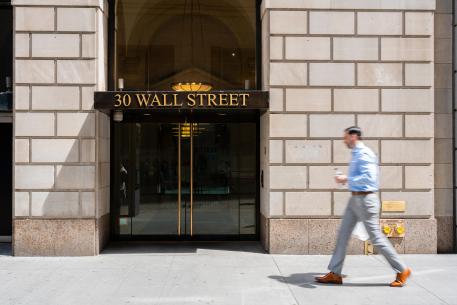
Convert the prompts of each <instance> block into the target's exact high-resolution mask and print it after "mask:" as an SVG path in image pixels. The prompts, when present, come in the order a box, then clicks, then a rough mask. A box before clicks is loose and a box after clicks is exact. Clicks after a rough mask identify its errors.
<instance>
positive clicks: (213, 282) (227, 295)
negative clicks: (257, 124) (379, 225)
mask: <svg viewBox="0 0 457 305" xmlns="http://www.w3.org/2000/svg"><path fill="white" fill-rule="evenodd" d="M2 250H3V251H2ZM403 258H404V259H405V261H406V262H407V263H408V264H409V265H410V266H411V267H412V269H413V277H412V279H411V280H410V281H409V282H408V284H409V285H408V286H406V287H404V288H390V287H389V286H388V283H389V282H390V281H392V280H393V279H394V272H393V271H392V270H391V269H390V267H389V266H388V265H387V264H386V262H385V260H384V259H383V258H382V257H380V256H374V255H371V256H361V255H357V256H348V257H347V259H346V265H345V268H344V270H343V273H344V274H346V275H347V277H346V278H345V279H344V285H343V286H338V285H335V286H325V285H321V284H317V283H314V281H313V279H314V276H315V275H317V274H320V273H322V272H326V267H327V264H328V261H329V259H330V257H329V256H325V255H315V256H312V255H270V254H266V253H264V252H263V251H262V248H261V247H260V245H259V244H258V243H252V242H247V243H242V242H232V243H231V242H229V243H198V244H197V243H181V244H176V243H162V244H141V243H139V244H138V243H135V244H128V245H126V244H114V245H111V246H110V247H108V249H106V250H105V251H104V252H103V253H102V254H101V255H100V256H96V257H11V256H9V249H8V248H6V247H5V246H0V282H1V285H0V304H1V305H16V304H24V305H35V304H40V305H73V304H78V305H79V304H81V305H92V304H94V305H105V304H106V305H108V304H109V305H116V304H172V305H181V304H183V305H184V304H186V305H187V304H217V305H225V304H226V305H238V304H246V305H286V304H287V305H304V304H332V305H333V304H351V305H357V304H360V305H376V304H382V305H386V304H401V305H408V304H411V305H413V304H414V305H419V304H423V305H434V304H457V255H404V256H403Z"/></svg>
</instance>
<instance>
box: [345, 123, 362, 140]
mask: <svg viewBox="0 0 457 305" xmlns="http://www.w3.org/2000/svg"><path fill="white" fill-rule="evenodd" d="M344 131H345V132H347V133H348V134H356V135H357V136H358V137H359V139H361V138H362V129H360V127H357V126H351V127H348V128H346V129H345V130H344Z"/></svg>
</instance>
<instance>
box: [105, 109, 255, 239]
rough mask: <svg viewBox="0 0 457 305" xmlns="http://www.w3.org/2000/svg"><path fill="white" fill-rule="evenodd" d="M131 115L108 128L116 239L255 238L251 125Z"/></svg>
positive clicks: (230, 119)
mask: <svg viewBox="0 0 457 305" xmlns="http://www.w3.org/2000/svg"><path fill="white" fill-rule="evenodd" d="M141 116H142V118H141V120H139V118H138V115H133V116H131V117H130V119H129V115H128V114H127V115H126V119H125V120H124V121H123V122H122V123H114V137H115V142H114V146H115V147H114V150H115V163H114V164H115V165H114V166H115V168H114V169H113V173H114V177H113V178H114V179H115V181H114V182H115V187H114V196H115V197H116V198H115V200H116V203H117V204H116V210H117V211H115V213H113V214H114V218H115V219H114V221H115V228H116V230H115V231H116V232H115V234H116V237H117V238H118V239H153V240H154V239H156V240H163V239H170V240H173V239H179V240H195V239H198V240H201V239H203V240H222V239H223V240H225V239H233V240H239V239H255V238H257V210H258V196H257V190H258V177H257V175H258V171H257V168H258V160H257V155H258V151H257V147H258V145H257V133H258V132H257V125H258V124H257V122H256V120H255V118H254V119H253V118H249V117H242V116H240V115H235V116H233V115H227V114H225V115H221V114H219V115H217V114H214V115H212V116H208V115H200V116H199V115H173V116H170V117H168V116H166V115H160V117H157V116H154V115H147V116H144V115H141Z"/></svg>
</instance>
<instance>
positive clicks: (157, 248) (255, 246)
mask: <svg viewBox="0 0 457 305" xmlns="http://www.w3.org/2000/svg"><path fill="white" fill-rule="evenodd" d="M199 250H209V251H211V250H214V251H230V252H248V253H265V251H264V250H263V248H262V245H261V244H260V242H253V241H233V242H231V241H224V242H210V241H208V242H204V241H201V242H200V241H199V242H195V241H189V242H188V241H179V242H134V241H132V242H110V243H109V245H108V246H107V247H106V248H105V249H104V250H103V251H102V253H101V255H110V254H173V253H180V254H182V253H188V254H191V253H195V254H196V253H197V252H198V251H199Z"/></svg>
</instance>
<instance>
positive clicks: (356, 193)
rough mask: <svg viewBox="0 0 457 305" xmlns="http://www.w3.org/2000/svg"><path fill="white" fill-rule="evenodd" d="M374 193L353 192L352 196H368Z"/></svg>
mask: <svg viewBox="0 0 457 305" xmlns="http://www.w3.org/2000/svg"><path fill="white" fill-rule="evenodd" d="M373 193H374V192H352V195H354V196H357V195H368V194H373Z"/></svg>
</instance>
